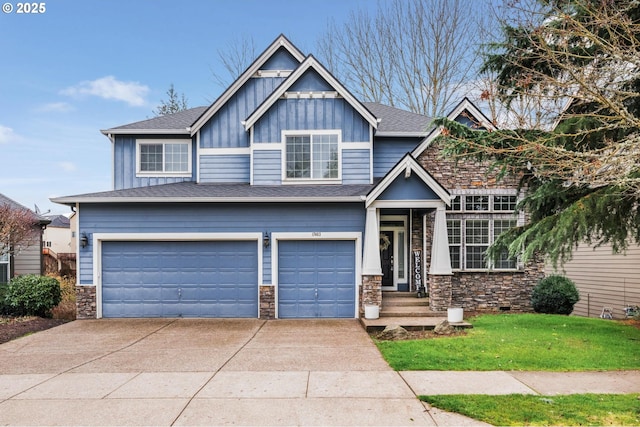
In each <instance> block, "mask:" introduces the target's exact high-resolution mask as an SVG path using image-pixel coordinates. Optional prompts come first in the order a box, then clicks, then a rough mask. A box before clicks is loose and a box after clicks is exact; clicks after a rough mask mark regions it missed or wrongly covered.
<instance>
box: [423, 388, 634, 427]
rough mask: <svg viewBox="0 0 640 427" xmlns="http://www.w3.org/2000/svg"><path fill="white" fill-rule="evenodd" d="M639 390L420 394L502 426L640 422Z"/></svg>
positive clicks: (436, 403)
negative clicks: (623, 392)
mask: <svg viewBox="0 0 640 427" xmlns="http://www.w3.org/2000/svg"><path fill="white" fill-rule="evenodd" d="M639 399H640V395H638V394H573V395H563V396H534V395H521V394H511V395H502V396H486V395H459V394H456V395H440V396H420V400H423V401H425V402H428V403H429V404H431V405H433V406H435V407H437V408H440V409H443V410H446V411H449V412H457V413H459V414H463V415H466V416H468V417H471V418H474V419H476V420H480V421H484V422H486V423H489V424H493V425H500V426H521V425H531V426H549V425H553V426H605V425H615V426H637V425H640V400H639Z"/></svg>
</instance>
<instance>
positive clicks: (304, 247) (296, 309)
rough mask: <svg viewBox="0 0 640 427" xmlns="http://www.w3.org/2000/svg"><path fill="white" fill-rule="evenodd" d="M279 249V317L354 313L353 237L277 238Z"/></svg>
mask: <svg viewBox="0 0 640 427" xmlns="http://www.w3.org/2000/svg"><path fill="white" fill-rule="evenodd" d="M278 253H279V255H278V317H280V318H315V317H328V318H333V317H348V318H352V317H355V296H356V293H355V292H356V291H355V289H356V286H355V277H356V274H355V261H356V260H355V243H354V241H352V240H314V241H297V240H296V241H293V240H292V241H280V242H278Z"/></svg>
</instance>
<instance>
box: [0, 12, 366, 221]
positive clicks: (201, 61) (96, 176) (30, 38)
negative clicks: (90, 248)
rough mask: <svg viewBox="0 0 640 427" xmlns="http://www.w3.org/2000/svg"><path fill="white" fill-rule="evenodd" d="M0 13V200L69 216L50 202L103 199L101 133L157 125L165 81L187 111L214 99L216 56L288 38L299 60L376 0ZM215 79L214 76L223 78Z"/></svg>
mask: <svg viewBox="0 0 640 427" xmlns="http://www.w3.org/2000/svg"><path fill="white" fill-rule="evenodd" d="M7 2H8V3H10V4H11V5H12V6H13V9H14V10H13V11H12V12H11V13H0V49H1V56H0V58H1V59H0V193H3V194H5V195H6V196H8V197H10V198H12V199H14V200H16V201H18V202H20V203H22V204H23V205H25V206H28V207H30V208H32V209H33V207H34V204H37V205H38V207H39V208H40V209H41V210H42V211H45V212H46V211H47V210H51V212H52V213H66V212H69V208H68V207H66V206H61V205H56V204H54V203H51V202H50V201H49V198H50V197H55V196H65V195H72V194H81V193H88V192H94V191H104V190H110V189H111V169H110V167H111V147H110V142H109V140H108V139H107V138H106V137H105V136H103V135H102V134H101V133H100V129H107V128H110V127H113V126H118V125H122V124H126V123H130V122H134V121H138V120H144V119H147V118H150V117H152V116H153V114H152V110H153V109H154V108H155V107H156V106H157V105H158V104H159V102H160V100H162V99H166V95H165V92H166V90H167V89H168V87H169V85H170V84H171V83H173V84H174V85H175V88H176V90H177V91H178V92H179V93H184V94H185V96H186V97H187V98H188V100H189V105H190V106H191V107H195V106H199V105H208V104H209V103H210V102H211V101H212V100H214V99H215V98H216V97H217V96H218V95H219V94H220V93H221V92H222V89H223V88H221V87H220V86H218V85H217V83H216V82H215V79H214V78H213V77H212V74H211V70H212V69H219V64H218V62H219V58H218V53H217V52H218V50H220V49H223V50H224V49H225V47H226V46H228V45H229V43H232V42H233V40H236V39H238V38H242V37H252V38H253V39H254V40H255V42H256V48H257V49H258V51H261V50H262V49H264V48H266V47H267V46H268V45H269V43H271V42H272V41H273V40H274V39H275V38H276V37H277V36H278V35H279V34H280V33H284V34H285V35H286V36H287V37H288V38H289V39H290V40H291V41H292V42H293V43H294V44H295V45H296V46H298V48H300V49H301V50H302V51H303V52H305V53H314V50H315V47H316V41H317V40H318V39H319V38H320V37H321V35H322V34H323V33H324V30H325V28H326V26H327V22H328V20H329V19H331V18H333V19H335V20H336V21H337V22H345V21H346V20H347V18H348V16H349V13H350V11H352V10H356V9H358V8H365V7H366V8H368V9H369V10H373V9H375V7H376V2H375V1H373V0H299V1H294V0H268V1H267V0H210V1H206V0H184V1H178V0H173V1H165V0H53V1H46V2H44V3H45V9H46V11H45V12H44V13H42V14H17V13H16V8H17V3H18V2H17V1H13V0H9V1H5V0H3V1H2V3H7ZM219 72H222V71H221V70H220V71H219Z"/></svg>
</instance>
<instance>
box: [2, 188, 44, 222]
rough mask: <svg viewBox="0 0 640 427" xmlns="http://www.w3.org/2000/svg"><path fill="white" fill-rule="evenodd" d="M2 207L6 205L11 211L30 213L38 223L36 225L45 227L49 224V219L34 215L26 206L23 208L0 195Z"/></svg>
mask: <svg viewBox="0 0 640 427" xmlns="http://www.w3.org/2000/svg"><path fill="white" fill-rule="evenodd" d="M3 205H8V206H9V207H11V208H12V209H18V210H24V211H28V212H29V213H31V214H32V215H33V218H34V219H35V220H36V221H38V223H39V224H40V225H47V224H49V223H50V222H51V221H50V220H49V219H47V218H45V217H43V216H42V215H38V214H37V213H35V212H34V211H32V210H31V209H29V208H27V207H26V206H23V205H21V204H20V203H18V202H16V201H15V200H13V199H10V198H8V197H7V196H5V195H4V194H2V193H0V206H3Z"/></svg>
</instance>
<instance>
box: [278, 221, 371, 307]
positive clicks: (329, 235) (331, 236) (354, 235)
mask: <svg viewBox="0 0 640 427" xmlns="http://www.w3.org/2000/svg"><path fill="white" fill-rule="evenodd" d="M279 240H353V241H354V244H355V259H356V265H355V272H356V280H355V285H354V286H355V296H356V301H355V312H354V313H353V316H354V317H355V318H358V317H360V316H359V314H360V311H359V310H358V307H359V306H360V304H359V302H360V301H359V300H360V295H359V292H358V290H359V288H360V284H361V282H362V274H361V271H362V243H361V241H362V233H359V232H350V233H341V232H324V231H323V232H320V231H315V232H310V233H309V232H306V233H271V241H272V243H271V281H272V282H273V286H274V290H275V300H276V304H275V305H276V307H275V309H276V310H275V311H276V319H278V318H279V315H278V301H279V300H278V241H279Z"/></svg>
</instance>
